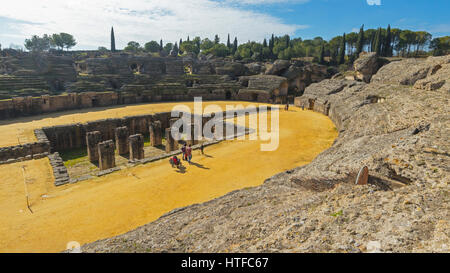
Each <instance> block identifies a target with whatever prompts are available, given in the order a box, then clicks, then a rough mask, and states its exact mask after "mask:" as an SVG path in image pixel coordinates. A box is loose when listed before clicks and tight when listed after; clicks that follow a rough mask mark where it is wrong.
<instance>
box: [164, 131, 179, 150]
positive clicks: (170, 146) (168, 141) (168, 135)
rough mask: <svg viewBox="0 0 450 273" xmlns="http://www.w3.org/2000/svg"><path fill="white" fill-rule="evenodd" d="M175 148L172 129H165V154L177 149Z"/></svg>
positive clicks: (175, 143)
mask: <svg viewBox="0 0 450 273" xmlns="http://www.w3.org/2000/svg"><path fill="white" fill-rule="evenodd" d="M177 146H178V145H177V142H176V141H175V139H174V138H173V136H172V129H171V128H167V129H166V153H170V152H172V151H175V150H176V149H178V147H177Z"/></svg>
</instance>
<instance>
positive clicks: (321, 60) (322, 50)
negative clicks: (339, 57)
mask: <svg viewBox="0 0 450 273" xmlns="http://www.w3.org/2000/svg"><path fill="white" fill-rule="evenodd" d="M324 62H325V44H324V43H322V46H321V47H320V54H319V63H320V64H323V63H324Z"/></svg>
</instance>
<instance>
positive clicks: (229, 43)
mask: <svg viewBox="0 0 450 273" xmlns="http://www.w3.org/2000/svg"><path fill="white" fill-rule="evenodd" d="M227 47H228V48H229V49H231V42H230V33H228V39H227Z"/></svg>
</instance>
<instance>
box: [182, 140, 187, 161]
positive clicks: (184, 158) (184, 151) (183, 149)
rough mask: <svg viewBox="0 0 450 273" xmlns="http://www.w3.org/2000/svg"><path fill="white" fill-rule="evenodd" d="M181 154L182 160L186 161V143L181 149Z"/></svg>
mask: <svg viewBox="0 0 450 273" xmlns="http://www.w3.org/2000/svg"><path fill="white" fill-rule="evenodd" d="M181 152H182V153H183V160H186V143H184V144H183V147H181Z"/></svg>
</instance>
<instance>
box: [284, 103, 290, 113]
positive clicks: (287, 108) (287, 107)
mask: <svg viewBox="0 0 450 273" xmlns="http://www.w3.org/2000/svg"><path fill="white" fill-rule="evenodd" d="M285 110H286V111H289V102H287V103H286V107H285Z"/></svg>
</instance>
